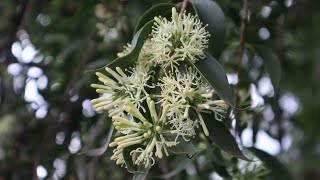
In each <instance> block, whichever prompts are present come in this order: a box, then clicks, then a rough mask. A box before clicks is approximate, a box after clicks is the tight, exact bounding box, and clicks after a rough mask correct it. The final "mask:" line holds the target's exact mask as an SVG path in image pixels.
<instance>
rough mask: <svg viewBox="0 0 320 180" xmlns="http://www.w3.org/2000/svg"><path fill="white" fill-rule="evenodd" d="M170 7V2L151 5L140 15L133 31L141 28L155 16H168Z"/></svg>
mask: <svg viewBox="0 0 320 180" xmlns="http://www.w3.org/2000/svg"><path fill="white" fill-rule="evenodd" d="M172 7H173V4H171V3H160V4H157V5H154V6H152V7H151V8H150V9H148V10H147V11H146V12H145V13H144V14H143V15H142V16H141V17H140V19H139V21H138V23H137V25H136V27H135V28H134V33H136V32H137V31H138V30H139V29H140V28H142V27H143V25H145V24H146V23H147V22H149V21H151V20H153V18H154V17H155V16H162V17H168V15H171V8H172Z"/></svg>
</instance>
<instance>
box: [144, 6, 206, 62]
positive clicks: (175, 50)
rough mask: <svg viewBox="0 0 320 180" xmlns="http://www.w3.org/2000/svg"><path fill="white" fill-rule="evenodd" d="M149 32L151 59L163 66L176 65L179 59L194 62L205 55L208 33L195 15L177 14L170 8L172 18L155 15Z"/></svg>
mask: <svg viewBox="0 0 320 180" xmlns="http://www.w3.org/2000/svg"><path fill="white" fill-rule="evenodd" d="M154 19H155V21H156V22H155V26H154V27H153V31H152V33H151V35H152V38H151V42H152V46H150V47H151V48H150V52H151V54H153V56H154V57H153V61H154V62H155V63H156V64H160V65H163V66H164V67H167V66H173V65H178V64H179V63H178V62H179V61H184V60H185V59H189V60H190V61H191V62H193V63H194V62H195V61H197V60H199V59H202V58H204V57H205V55H204V50H205V49H206V48H207V47H208V42H209V39H208V38H209V36H210V34H209V33H208V32H207V31H206V30H205V27H206V26H203V25H202V23H201V22H200V20H199V19H198V17H197V16H192V15H191V14H185V13H184V14H183V15H182V14H178V13H177V11H176V9H175V8H172V20H171V21H168V20H167V19H166V18H162V17H155V18H154Z"/></svg>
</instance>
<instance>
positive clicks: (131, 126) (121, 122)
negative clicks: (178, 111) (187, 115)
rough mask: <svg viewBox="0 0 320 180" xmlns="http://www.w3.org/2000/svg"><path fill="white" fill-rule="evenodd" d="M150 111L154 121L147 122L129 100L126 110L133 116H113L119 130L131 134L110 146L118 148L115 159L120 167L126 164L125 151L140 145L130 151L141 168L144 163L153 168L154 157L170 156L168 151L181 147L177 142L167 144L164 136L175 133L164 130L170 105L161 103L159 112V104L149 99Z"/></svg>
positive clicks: (126, 102) (126, 103) (119, 138)
mask: <svg viewBox="0 0 320 180" xmlns="http://www.w3.org/2000/svg"><path fill="white" fill-rule="evenodd" d="M146 101H147V105H148V110H149V112H150V115H151V117H150V118H151V119H147V118H146V117H145V116H144V115H142V114H141V113H140V111H139V110H138V109H137V108H136V106H135V105H134V104H132V103H131V102H130V101H129V100H126V101H125V106H124V107H123V109H124V110H125V111H126V112H127V113H128V114H129V115H131V116H132V117H134V118H132V117H131V116H128V117H120V116H113V117H112V121H113V124H114V126H115V129H116V130H118V131H120V132H122V131H126V132H128V133H126V134H124V135H123V136H120V137H117V138H116V139H115V140H114V142H112V143H110V144H109V146H110V147H117V148H116V150H115V151H114V155H113V156H112V157H111V160H115V161H116V163H117V164H122V162H123V161H122V158H123V155H121V154H122V152H123V149H124V148H127V147H130V146H133V145H140V146H141V147H138V148H137V149H134V150H132V151H131V152H130V155H131V156H132V159H133V162H134V163H135V164H137V165H142V164H144V166H145V167H150V166H152V165H153V164H154V163H155V160H154V156H157V157H158V158H160V159H161V158H162V157H163V155H164V154H165V155H166V156H168V155H169V153H168V150H167V148H168V147H171V146H175V145H177V143H178V142H176V141H167V140H166V139H165V137H164V134H165V133H169V134H174V133H173V132H171V130H164V128H165V122H166V118H167V117H166V114H167V112H168V109H169V106H168V105H167V103H166V102H163V103H162V104H161V108H162V111H161V113H160V114H159V113H157V112H156V105H155V102H154V101H152V100H151V98H150V97H148V98H147V100H146Z"/></svg>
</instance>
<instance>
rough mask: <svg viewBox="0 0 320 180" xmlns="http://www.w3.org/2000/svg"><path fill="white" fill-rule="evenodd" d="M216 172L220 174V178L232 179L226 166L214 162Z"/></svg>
mask: <svg viewBox="0 0 320 180" xmlns="http://www.w3.org/2000/svg"><path fill="white" fill-rule="evenodd" d="M212 165H213V168H214V170H215V171H216V172H217V173H218V174H219V176H221V177H223V178H224V179H225V180H229V179H232V177H231V175H230V173H229V172H228V171H227V167H226V166H221V165H219V164H217V163H215V162H214V161H213V162H212Z"/></svg>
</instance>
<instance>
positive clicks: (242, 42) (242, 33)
mask: <svg viewBox="0 0 320 180" xmlns="http://www.w3.org/2000/svg"><path fill="white" fill-rule="evenodd" d="M242 11H243V13H240V14H241V27H240V28H241V29H240V43H239V49H238V56H237V76H238V83H237V84H236V88H235V92H234V109H233V112H234V115H235V119H236V125H235V136H237V128H238V125H239V122H238V121H239V119H238V110H237V108H238V104H239V98H238V93H239V88H240V87H239V84H240V70H241V62H242V57H243V53H244V47H245V43H246V39H245V32H246V29H247V24H248V0H243V8H242Z"/></svg>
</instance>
